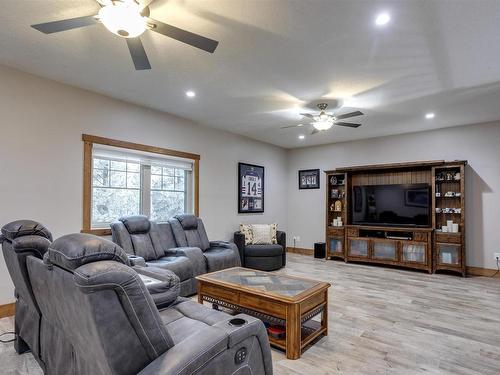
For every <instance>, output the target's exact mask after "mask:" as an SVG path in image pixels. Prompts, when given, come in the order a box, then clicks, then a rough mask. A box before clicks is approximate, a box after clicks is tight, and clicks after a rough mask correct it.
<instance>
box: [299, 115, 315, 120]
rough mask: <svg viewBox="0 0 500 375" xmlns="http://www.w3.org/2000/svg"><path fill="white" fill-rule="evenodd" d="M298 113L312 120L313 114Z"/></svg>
mask: <svg viewBox="0 0 500 375" xmlns="http://www.w3.org/2000/svg"><path fill="white" fill-rule="evenodd" d="M300 115H301V116H304V117H308V118H310V119H313V120H314V115H311V114H310V113H301V114H300Z"/></svg>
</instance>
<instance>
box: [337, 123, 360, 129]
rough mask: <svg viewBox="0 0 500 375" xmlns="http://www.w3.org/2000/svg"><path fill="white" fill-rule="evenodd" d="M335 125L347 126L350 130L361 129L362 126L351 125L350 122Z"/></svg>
mask: <svg viewBox="0 0 500 375" xmlns="http://www.w3.org/2000/svg"><path fill="white" fill-rule="evenodd" d="M335 125H338V126H347V127H348V128H359V127H360V126H361V124H351V123H350V122H336V123H335Z"/></svg>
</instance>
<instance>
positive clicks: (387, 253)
mask: <svg viewBox="0 0 500 375" xmlns="http://www.w3.org/2000/svg"><path fill="white" fill-rule="evenodd" d="M372 242H373V245H372V247H373V250H372V259H375V260H392V261H397V260H398V245H399V242H398V241H391V240H379V239H377V240H375V239H374V240H372Z"/></svg>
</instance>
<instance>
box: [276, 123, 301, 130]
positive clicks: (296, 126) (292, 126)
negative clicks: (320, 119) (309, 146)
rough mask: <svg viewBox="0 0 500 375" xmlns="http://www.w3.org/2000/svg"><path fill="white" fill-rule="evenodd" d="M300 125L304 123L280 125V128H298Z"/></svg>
mask: <svg viewBox="0 0 500 375" xmlns="http://www.w3.org/2000/svg"><path fill="white" fill-rule="evenodd" d="M302 126H304V125H303V124H297V125H288V126H282V127H281V128H280V129H290V128H300V127H302Z"/></svg>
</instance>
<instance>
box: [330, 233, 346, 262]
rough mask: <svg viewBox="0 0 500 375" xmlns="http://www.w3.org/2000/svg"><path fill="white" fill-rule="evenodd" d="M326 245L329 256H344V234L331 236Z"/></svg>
mask: <svg viewBox="0 0 500 375" xmlns="http://www.w3.org/2000/svg"><path fill="white" fill-rule="evenodd" d="M326 246H327V257H341V258H344V255H345V254H344V236H329V237H328V239H327V243H326Z"/></svg>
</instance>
